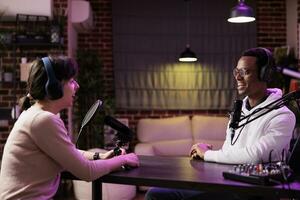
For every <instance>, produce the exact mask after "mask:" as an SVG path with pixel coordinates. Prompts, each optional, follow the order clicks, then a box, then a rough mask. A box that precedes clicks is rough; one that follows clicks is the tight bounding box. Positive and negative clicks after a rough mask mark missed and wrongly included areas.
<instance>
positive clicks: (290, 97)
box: [236, 90, 300, 129]
mask: <svg viewBox="0 0 300 200" xmlns="http://www.w3.org/2000/svg"><path fill="white" fill-rule="evenodd" d="M299 98H300V90H297V91H294V92H290V93H288V94H286V95H284V96H283V97H281V98H280V99H277V100H275V101H273V102H271V103H269V104H268V105H266V106H264V107H262V108H258V109H256V110H255V111H253V112H252V113H251V114H249V115H246V116H244V117H241V118H240V120H239V121H238V126H237V127H236V129H238V128H241V127H243V126H245V125H246V124H249V123H250V122H252V121H254V120H256V119H258V118H260V117H261V116H263V115H265V114H267V113H269V112H271V111H272V110H276V109H278V108H281V107H283V106H284V105H286V104H287V103H289V102H290V101H294V100H297V99H299ZM297 106H298V109H299V105H298V103H297ZM263 110H265V111H263ZM261 111H263V112H262V113H260V114H258V115H257V116H255V117H254V118H252V119H250V117H252V116H253V115H255V114H257V113H258V112H261ZM244 120H246V122H244V123H242V124H239V123H240V122H242V121H244Z"/></svg>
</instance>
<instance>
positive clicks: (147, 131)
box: [137, 116, 192, 142]
mask: <svg viewBox="0 0 300 200" xmlns="http://www.w3.org/2000/svg"><path fill="white" fill-rule="evenodd" d="M137 138H138V140H139V141H140V142H155V141H170V140H172V141H174V140H182V139H191V138H192V130H191V121H190V118H189V116H180V117H172V118H163V119H140V120H139V122H138V125H137Z"/></svg>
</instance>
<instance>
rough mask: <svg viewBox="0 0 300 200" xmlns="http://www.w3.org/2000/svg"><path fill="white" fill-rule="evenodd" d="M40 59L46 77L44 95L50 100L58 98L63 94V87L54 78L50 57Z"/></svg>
mask: <svg viewBox="0 0 300 200" xmlns="http://www.w3.org/2000/svg"><path fill="white" fill-rule="evenodd" d="M42 61H43V64H44V67H45V71H46V74H47V78H48V80H47V82H46V85H45V91H46V95H47V96H48V98H49V99H51V100H56V99H59V98H61V97H62V96H63V89H62V85H61V83H60V81H58V80H57V79H56V76H55V73H54V70H53V67H52V64H51V61H50V58H49V57H44V58H42Z"/></svg>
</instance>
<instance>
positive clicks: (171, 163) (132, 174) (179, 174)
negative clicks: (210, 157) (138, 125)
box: [98, 156, 300, 197]
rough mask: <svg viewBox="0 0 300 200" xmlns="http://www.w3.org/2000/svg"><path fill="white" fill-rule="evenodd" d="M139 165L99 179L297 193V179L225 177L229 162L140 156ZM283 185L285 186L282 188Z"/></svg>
mask: <svg viewBox="0 0 300 200" xmlns="http://www.w3.org/2000/svg"><path fill="white" fill-rule="evenodd" d="M139 158H140V162H141V165H140V167H138V168H135V169H130V170H123V171H118V172H114V173H111V174H109V175H105V176H103V177H101V178H99V179H98V181H101V182H106V183H120V184H130V185H143V186H157V187H169V188H183V189H195V190H205V191H224V190H226V191H232V192H239V193H248V194H249V193H251V194H264V195H266V196H273V195H276V196H282V197H289V196H290V195H291V194H293V195H297V196H300V181H295V182H293V183H290V190H289V189H288V186H287V185H277V186H260V185H252V184H247V183H242V182H236V181H231V180H226V179H224V178H223V175H222V172H223V171H228V170H229V169H231V168H232V165H223V164H216V163H208V162H203V161H197V160H190V159H189V158H188V157H156V156H155V157H154V156H139ZM283 187H284V188H283Z"/></svg>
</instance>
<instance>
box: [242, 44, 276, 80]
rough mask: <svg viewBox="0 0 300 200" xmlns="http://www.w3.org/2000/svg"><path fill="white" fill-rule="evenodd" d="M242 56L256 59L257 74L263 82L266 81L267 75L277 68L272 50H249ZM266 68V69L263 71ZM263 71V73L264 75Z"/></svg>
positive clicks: (257, 48)
mask: <svg viewBox="0 0 300 200" xmlns="http://www.w3.org/2000/svg"><path fill="white" fill-rule="evenodd" d="M242 56H251V57H255V58H256V66H257V72H258V73H257V74H258V76H259V79H260V80H262V81H268V80H266V78H265V77H266V75H265V73H269V72H270V71H272V69H274V67H275V60H274V57H273V55H272V53H271V51H270V50H268V49H266V48H262V47H256V48H251V49H247V50H245V51H244V52H243V53H242ZM262 68H264V69H262ZM262 70H263V73H262ZM268 78H271V77H268Z"/></svg>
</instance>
